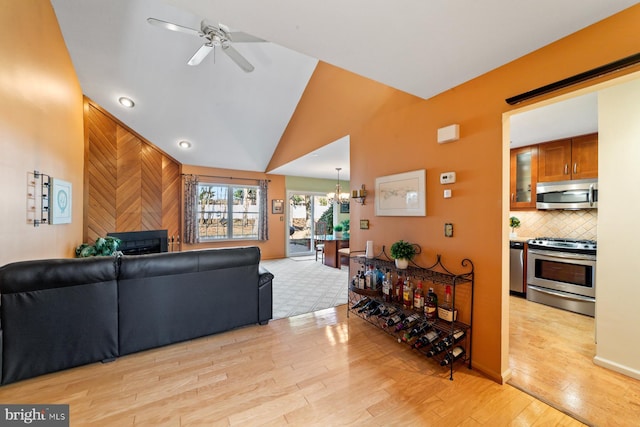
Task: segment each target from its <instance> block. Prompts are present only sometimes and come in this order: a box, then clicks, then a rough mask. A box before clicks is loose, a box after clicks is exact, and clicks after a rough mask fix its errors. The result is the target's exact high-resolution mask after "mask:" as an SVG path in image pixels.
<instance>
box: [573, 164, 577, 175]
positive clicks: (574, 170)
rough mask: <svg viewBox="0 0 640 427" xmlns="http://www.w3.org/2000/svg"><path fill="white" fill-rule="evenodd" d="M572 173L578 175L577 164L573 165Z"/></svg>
mask: <svg viewBox="0 0 640 427" xmlns="http://www.w3.org/2000/svg"><path fill="white" fill-rule="evenodd" d="M573 173H578V163H574V164H573Z"/></svg>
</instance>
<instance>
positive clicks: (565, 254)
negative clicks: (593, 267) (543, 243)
mask: <svg viewBox="0 0 640 427" xmlns="http://www.w3.org/2000/svg"><path fill="white" fill-rule="evenodd" d="M529 253H530V254H533V255H542V256H545V257H547V258H562V259H575V260H580V261H595V260H596V256H595V255H587V254H573V253H569V252H558V251H545V250H540V249H531V248H529Z"/></svg>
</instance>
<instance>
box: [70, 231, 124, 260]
mask: <svg viewBox="0 0 640 427" xmlns="http://www.w3.org/2000/svg"><path fill="white" fill-rule="evenodd" d="M120 243H122V241H121V240H120V239H118V238H116V237H110V236H107V237H98V238H97V239H96V241H95V243H93V244H91V243H83V244H81V245H79V246H78V247H77V248H76V257H77V258H85V257H90V256H111V255H114V254H115V253H116V252H118V247H120Z"/></svg>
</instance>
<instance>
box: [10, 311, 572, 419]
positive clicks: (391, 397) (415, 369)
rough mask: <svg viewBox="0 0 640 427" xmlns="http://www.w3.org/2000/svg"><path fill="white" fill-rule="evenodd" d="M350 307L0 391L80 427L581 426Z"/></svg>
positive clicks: (521, 393)
mask: <svg viewBox="0 0 640 427" xmlns="http://www.w3.org/2000/svg"><path fill="white" fill-rule="evenodd" d="M345 313H346V308H345V306H340V307H338V308H333V309H327V310H323V311H320V312H316V313H311V314H306V315H301V316H298V317H294V318H290V319H281V320H277V321H272V322H270V323H269V325H267V326H252V327H247V328H243V329H239V330H235V331H232V332H228V333H224V334H219V335H215V336H211V337H207V338H203V339H198V340H193V341H190V342H186V343H181V344H176V345H173V346H168V347H164V348H160V349H156V350H151V351H146V352H142V353H138V354H134V355H130V356H126V357H122V358H120V359H118V360H116V361H115V362H112V363H108V364H100V363H97V364H92V365H88V366H84V367H80V368H75V369H71V370H67V371H64V372H59V373H55V374H50V375H46V376H42V377H39V378H34V379H30V380H26V381H22V382H20V383H16V384H11V385H8V386H3V387H0V402H2V403H52V404H55V403H67V404H70V412H71V415H70V417H71V425H72V426H89V425H91V426H129V425H136V426H142V425H149V426H187V425H211V426H219V425H220V426H226V425H247V426H257V425H260V426H269V425H273V426H281V425H287V424H291V425H297V426H307V425H321V426H333V425H364V424H366V425H377V426H390V425H394V426H402V425H406V426H431V425H433V426H477V425H486V426H507V425H516V426H553V425H561V426H578V425H582V424H580V423H579V422H577V421H576V420H574V419H572V418H570V417H568V416H567V415H565V414H563V413H561V412H559V411H557V410H555V409H553V408H552V407H550V406H548V405H546V404H545V403H542V402H541V401H539V400H536V399H534V398H533V397H531V396H530V395H528V394H526V393H523V392H521V391H519V390H518V389H516V388H514V387H511V386H509V385H503V386H501V385H498V384H496V383H495V382H493V381H491V380H488V379H486V378H485V377H483V376H482V375H480V374H479V373H477V372H475V371H473V370H468V369H467V368H466V367H465V366H463V365H458V366H457V371H456V372H455V377H454V381H450V380H449V378H448V377H449V376H448V372H447V371H446V370H445V369H443V368H442V367H440V366H439V365H437V364H436V363H434V362H432V361H431V360H429V359H426V358H423V357H420V356H419V355H418V354H417V353H416V352H414V351H412V350H411V349H409V348H408V347H406V346H404V345H401V344H398V343H397V342H396V341H395V340H393V339H392V338H391V337H390V336H388V335H386V334H384V333H381V332H380V331H379V330H377V329H375V328H374V327H373V326H371V325H369V324H368V323H366V322H365V321H364V320H362V319H360V318H358V317H356V316H351V317H349V318H347V317H346V315H345Z"/></svg>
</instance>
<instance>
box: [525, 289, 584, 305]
mask: <svg viewBox="0 0 640 427" xmlns="http://www.w3.org/2000/svg"><path fill="white" fill-rule="evenodd" d="M527 288H528V289H533V290H534V291H538V292H540V293H542V294H547V295H552V296H554V297H560V298H564V299H573V300H576V301H584V302H595V301H596V299H595V298H591V297H584V296H581V295H576V294H569V293H565V292H556V291H551V290H549V289H544V288H540V287H538V286H535V285H527Z"/></svg>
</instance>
